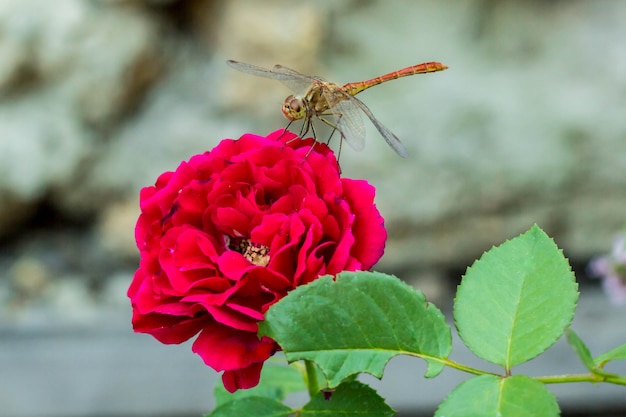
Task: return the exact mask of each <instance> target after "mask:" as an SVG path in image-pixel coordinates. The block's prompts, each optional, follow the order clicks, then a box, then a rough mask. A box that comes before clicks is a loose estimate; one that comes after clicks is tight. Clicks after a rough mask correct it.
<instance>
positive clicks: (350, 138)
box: [330, 100, 365, 151]
mask: <svg viewBox="0 0 626 417" xmlns="http://www.w3.org/2000/svg"><path fill="white" fill-rule="evenodd" d="M330 111H331V112H332V114H333V116H334V118H335V122H336V126H337V130H338V131H339V133H341V137H342V139H345V141H346V142H347V143H348V145H350V147H352V149H354V150H355V151H362V150H363V148H364V147H365V125H364V124H363V118H362V117H361V114H360V112H359V109H358V107H356V106H355V105H354V103H352V101H350V100H343V101H340V102H339V103H337V104H336V105H335V107H334V108H333V109H331V110H330Z"/></svg>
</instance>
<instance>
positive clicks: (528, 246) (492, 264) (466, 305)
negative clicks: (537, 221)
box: [454, 225, 578, 369]
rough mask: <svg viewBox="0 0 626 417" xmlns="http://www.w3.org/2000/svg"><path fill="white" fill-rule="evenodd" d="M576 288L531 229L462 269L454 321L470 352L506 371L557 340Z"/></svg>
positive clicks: (552, 248) (560, 260)
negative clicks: (464, 269)
mask: <svg viewBox="0 0 626 417" xmlns="http://www.w3.org/2000/svg"><path fill="white" fill-rule="evenodd" d="M577 289H578V286H577V284H576V281H575V279H574V273H573V272H572V270H571V267H570V266H569V263H568V262H567V259H565V257H564V256H563V253H562V252H561V251H560V250H559V249H558V247H557V246H556V244H555V243H554V241H553V240H552V239H550V238H549V237H548V236H547V235H546V234H545V233H544V232H543V230H541V229H540V228H539V227H538V226H537V225H535V226H533V227H532V228H531V229H530V230H529V231H527V232H526V233H524V234H522V235H520V236H518V237H516V238H515V239H513V240H510V241H507V242H505V243H503V244H502V245H500V246H498V247H494V248H492V249H491V250H489V251H488V252H486V253H485V254H483V256H482V257H481V258H480V259H479V260H478V261H476V262H474V264H473V265H472V266H471V267H470V268H468V269H467V273H466V274H465V276H464V277H463V280H462V282H461V284H460V285H459V287H458V290H457V295H456V299H455V305H454V318H455V323H456V326H457V329H458V331H459V335H460V336H461V339H463V342H464V343H465V345H467V347H468V348H469V349H470V350H472V352H474V353H475V354H476V355H477V356H479V357H481V358H483V359H485V360H487V361H489V362H493V363H496V364H498V365H502V366H503V367H504V368H505V369H511V368H512V367H513V366H515V365H518V364H520V363H523V362H525V361H527V360H529V359H532V358H534V357H535V356H537V355H539V354H540V353H542V352H543V351H545V350H546V349H548V348H549V347H550V346H551V345H552V344H554V342H556V340H557V339H558V338H559V337H561V335H562V334H563V329H564V328H565V327H567V326H568V325H569V324H570V323H571V321H572V318H573V316H574V310H575V308H576V301H577V300H578V291H577Z"/></svg>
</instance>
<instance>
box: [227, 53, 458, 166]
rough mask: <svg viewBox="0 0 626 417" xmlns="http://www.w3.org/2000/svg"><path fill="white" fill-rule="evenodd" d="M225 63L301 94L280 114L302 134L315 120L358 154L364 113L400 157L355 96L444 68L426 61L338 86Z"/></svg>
mask: <svg viewBox="0 0 626 417" xmlns="http://www.w3.org/2000/svg"><path fill="white" fill-rule="evenodd" d="M227 63H228V65H229V66H231V67H232V68H235V69H236V70H239V71H242V72H245V73H248V74H252V75H256V76H259V77H265V78H272V79H275V80H279V81H281V82H282V83H283V84H285V85H286V86H287V87H289V88H290V89H291V90H293V91H294V92H296V93H301V95H290V96H288V97H287V98H286V99H285V101H284V102H283V107H282V111H283V115H284V116H285V117H286V118H287V119H288V120H289V121H295V120H301V119H304V123H305V124H304V126H303V134H306V133H307V132H308V131H309V129H312V120H313V118H317V119H319V120H321V121H322V122H324V123H326V124H327V125H329V126H331V127H332V128H334V129H337V130H338V131H339V133H340V135H341V138H342V139H344V140H345V141H346V142H348V144H349V145H350V146H352V148H354V149H355V150H357V151H360V150H362V149H363V147H364V146H365V126H364V125H363V119H362V118H361V116H360V113H365V115H366V116H367V117H368V118H369V119H370V121H371V122H372V124H373V125H374V126H375V127H376V129H377V130H378V131H379V132H380V134H381V135H382V137H383V138H384V139H385V141H386V142H387V143H388V144H389V146H390V147H391V148H392V149H393V150H394V151H396V153H398V155H400V156H402V157H406V156H407V155H408V152H407V150H406V148H405V147H404V145H403V144H402V142H401V141H400V139H398V137H397V136H396V135H394V134H393V133H392V132H391V131H390V130H389V129H387V128H386V127H385V126H384V125H383V124H382V123H381V122H379V121H378V120H377V119H376V118H375V117H374V115H373V114H372V112H371V110H370V109H369V108H368V107H367V106H366V105H365V104H364V103H363V102H362V101H361V100H359V99H358V98H356V97H355V96H356V95H357V94H358V93H360V92H361V91H363V90H366V89H368V88H370V87H373V86H375V85H378V84H381V83H384V82H386V81H391V80H395V79H398V78H401V77H408V76H409V75H414V74H425V73H429V72H436V71H443V70H445V69H447V68H448V67H447V66H445V65H444V64H442V63H440V62H426V63H423V64H418V65H413V66H411V67H407V68H404V69H401V70H399V71H394V72H390V73H388V74H385V75H381V76H380V77H376V78H372V79H371V80H366V81H358V82H353V83H348V84H345V85H343V86H340V85H338V84H335V83H332V82H329V81H326V80H324V79H323V78H320V77H316V76H310V75H304V74H301V73H299V72H298V71H295V70H292V69H290V68H287V67H283V66H282V65H275V66H274V68H272V69H265V68H261V67H257V66H254V65H250V64H245V63H243V62H237V61H227Z"/></svg>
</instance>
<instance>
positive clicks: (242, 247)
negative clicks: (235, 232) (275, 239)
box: [226, 236, 270, 266]
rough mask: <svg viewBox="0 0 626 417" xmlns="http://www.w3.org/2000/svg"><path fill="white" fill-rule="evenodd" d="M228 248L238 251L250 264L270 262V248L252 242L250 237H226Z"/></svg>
mask: <svg viewBox="0 0 626 417" xmlns="http://www.w3.org/2000/svg"><path fill="white" fill-rule="evenodd" d="M226 241H227V246H228V248H229V249H231V250H234V251H237V252H239V253H240V254H242V255H243V257H244V258H246V259H247V260H248V261H250V263H251V264H252V265H257V266H267V264H269V263H270V248H268V247H267V246H265V245H261V244H258V243H253V242H252V241H250V239H242V238H239V239H235V238H231V237H229V236H227V237H226Z"/></svg>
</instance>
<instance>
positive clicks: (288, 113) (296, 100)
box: [283, 95, 307, 121]
mask: <svg viewBox="0 0 626 417" xmlns="http://www.w3.org/2000/svg"><path fill="white" fill-rule="evenodd" d="M306 114H307V107H306V104H305V103H304V100H302V98H301V97H298V96H294V95H291V96H289V97H287V98H286V99H285V101H284V102H283V115H284V116H285V117H286V118H287V120H290V121H294V120H300V119H303V118H304V117H305V116H306Z"/></svg>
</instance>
